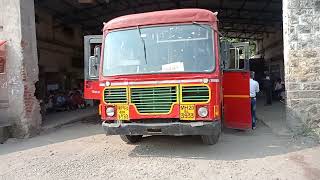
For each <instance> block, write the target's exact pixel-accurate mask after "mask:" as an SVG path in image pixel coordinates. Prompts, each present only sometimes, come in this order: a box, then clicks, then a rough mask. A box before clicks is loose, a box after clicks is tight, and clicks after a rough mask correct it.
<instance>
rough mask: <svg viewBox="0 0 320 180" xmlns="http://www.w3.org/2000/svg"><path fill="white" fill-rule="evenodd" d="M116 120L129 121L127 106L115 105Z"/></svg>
mask: <svg viewBox="0 0 320 180" xmlns="http://www.w3.org/2000/svg"><path fill="white" fill-rule="evenodd" d="M117 119H118V120H124V121H127V120H129V105H127V104H123V105H117Z"/></svg>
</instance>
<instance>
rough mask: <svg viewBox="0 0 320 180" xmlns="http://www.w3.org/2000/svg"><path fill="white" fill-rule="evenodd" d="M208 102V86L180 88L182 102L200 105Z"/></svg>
mask: <svg viewBox="0 0 320 180" xmlns="http://www.w3.org/2000/svg"><path fill="white" fill-rule="evenodd" d="M207 101H209V88H208V86H182V102H192V103H202V102H207Z"/></svg>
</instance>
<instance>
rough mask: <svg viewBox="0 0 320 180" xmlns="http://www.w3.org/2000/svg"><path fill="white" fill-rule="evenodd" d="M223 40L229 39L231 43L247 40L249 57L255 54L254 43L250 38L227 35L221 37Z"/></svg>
mask: <svg viewBox="0 0 320 180" xmlns="http://www.w3.org/2000/svg"><path fill="white" fill-rule="evenodd" d="M223 40H226V41H229V42H231V43H239V42H249V49H250V52H249V57H252V56H254V55H255V54H256V48H257V47H256V43H255V41H254V40H252V39H240V38H228V37H223Z"/></svg>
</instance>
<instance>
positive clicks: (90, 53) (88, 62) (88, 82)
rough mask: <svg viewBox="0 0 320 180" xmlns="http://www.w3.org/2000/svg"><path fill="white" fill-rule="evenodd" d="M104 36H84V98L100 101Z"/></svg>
mask: <svg viewBox="0 0 320 180" xmlns="http://www.w3.org/2000/svg"><path fill="white" fill-rule="evenodd" d="M101 44H102V35H89V36H84V98H85V99H95V100H100V98H101V96H100V91H101V90H100V86H99V67H100V56H101Z"/></svg>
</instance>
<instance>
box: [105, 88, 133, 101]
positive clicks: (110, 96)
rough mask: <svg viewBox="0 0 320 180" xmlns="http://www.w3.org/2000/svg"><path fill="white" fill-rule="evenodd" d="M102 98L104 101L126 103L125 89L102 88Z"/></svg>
mask: <svg viewBox="0 0 320 180" xmlns="http://www.w3.org/2000/svg"><path fill="white" fill-rule="evenodd" d="M104 100H105V102H106V103H127V102H128V101H127V89H126V88H109V89H108V88H107V89H105V90H104Z"/></svg>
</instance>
